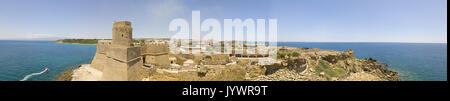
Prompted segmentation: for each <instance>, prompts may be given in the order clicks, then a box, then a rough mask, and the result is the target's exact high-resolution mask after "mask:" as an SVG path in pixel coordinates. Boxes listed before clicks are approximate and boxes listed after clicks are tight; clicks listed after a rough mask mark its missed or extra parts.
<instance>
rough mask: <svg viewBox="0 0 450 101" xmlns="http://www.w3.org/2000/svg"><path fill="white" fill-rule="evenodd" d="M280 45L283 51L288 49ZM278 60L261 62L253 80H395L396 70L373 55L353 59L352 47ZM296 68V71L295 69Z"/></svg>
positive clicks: (319, 51)
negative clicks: (262, 66) (259, 72)
mask: <svg viewBox="0 0 450 101" xmlns="http://www.w3.org/2000/svg"><path fill="white" fill-rule="evenodd" d="M291 51H293V50H289V48H283V52H291ZM280 61H282V64H273V65H269V66H265V68H267V71H266V73H265V75H260V76H257V77H254V78H250V80H255V81H398V80H399V78H398V72H395V71H392V70H389V69H387V68H385V66H386V65H387V64H381V63H378V62H377V61H376V60H375V59H373V58H369V59H357V58H355V57H354V52H353V50H350V49H349V50H347V51H345V52H340V51H333V50H319V49H313V50H310V51H303V52H301V55H300V56H298V57H289V58H283V59H280ZM299 70H300V71H299Z"/></svg>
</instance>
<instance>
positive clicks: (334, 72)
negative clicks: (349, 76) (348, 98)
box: [316, 60, 346, 80]
mask: <svg viewBox="0 0 450 101" xmlns="http://www.w3.org/2000/svg"><path fill="white" fill-rule="evenodd" d="M329 64H330V63H329V62H327V61H325V60H319V64H318V65H317V66H316V74H317V75H323V76H325V78H327V79H328V80H331V78H333V77H336V78H340V77H343V76H345V75H346V71H345V70H344V69H343V68H332V67H330V65H329ZM321 73H324V74H321Z"/></svg>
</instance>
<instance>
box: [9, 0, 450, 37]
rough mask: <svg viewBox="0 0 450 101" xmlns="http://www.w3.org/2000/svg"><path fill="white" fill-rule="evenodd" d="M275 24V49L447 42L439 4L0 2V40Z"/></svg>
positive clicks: (381, 0) (394, 0) (341, 0)
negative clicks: (125, 25) (118, 28)
mask: <svg viewBox="0 0 450 101" xmlns="http://www.w3.org/2000/svg"><path fill="white" fill-rule="evenodd" d="M192 10H200V11H201V19H202V20H204V19H206V18H215V19H218V20H219V21H221V23H223V19H232V18H240V19H247V18H253V19H266V20H267V19H269V18H270V19H273V18H276V19H278V40H279V41H301V42H305V41H306V42H427V43H428V42H432V43H446V42H447V1H446V0H1V3H0V40H33V39H52V38H111V33H112V31H111V28H112V24H113V23H114V21H119V20H130V21H132V23H133V24H132V26H133V28H134V29H133V35H134V37H135V38H136V37H156V38H161V37H170V36H172V35H173V34H174V33H171V32H169V31H168V25H169V22H170V21H171V20H172V19H174V18H185V19H186V20H187V21H190V19H191V11H192Z"/></svg>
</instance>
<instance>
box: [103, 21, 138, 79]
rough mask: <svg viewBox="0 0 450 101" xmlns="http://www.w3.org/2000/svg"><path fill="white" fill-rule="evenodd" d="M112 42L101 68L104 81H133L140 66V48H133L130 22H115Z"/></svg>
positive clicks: (136, 77)
mask: <svg viewBox="0 0 450 101" xmlns="http://www.w3.org/2000/svg"><path fill="white" fill-rule="evenodd" d="M112 31H113V32H112V34H113V38H112V42H111V45H109V46H108V47H107V50H106V62H105V63H106V64H104V67H103V76H102V77H103V80H105V81H127V80H131V81H135V80H138V75H137V72H138V71H139V69H140V68H141V66H142V59H141V57H140V54H141V51H140V50H141V49H140V47H134V46H133V41H132V39H133V38H132V28H131V22H129V21H119V22H115V23H114V25H113V29H112Z"/></svg>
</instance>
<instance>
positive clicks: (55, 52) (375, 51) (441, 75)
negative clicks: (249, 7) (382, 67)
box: [0, 40, 447, 81]
mask: <svg viewBox="0 0 450 101" xmlns="http://www.w3.org/2000/svg"><path fill="white" fill-rule="evenodd" d="M277 45H278V46H290V47H307V48H320V49H332V50H338V51H345V50H347V49H352V50H353V51H354V52H355V56H356V57H357V58H360V59H364V58H374V59H376V60H377V61H379V62H381V63H387V64H388V66H387V67H386V68H389V69H391V70H394V71H398V72H400V78H401V80H403V81H447V43H357V42H349V43H344V42H340V43H336V42H278V43H277ZM95 51H96V45H83V44H63V43H54V42H52V41H12V40H0V81H19V80H21V79H23V78H24V77H25V76H26V75H29V74H31V73H38V72H41V71H43V70H44V69H45V68H48V69H49V70H48V71H47V72H45V73H42V74H41V75H35V76H32V77H30V78H29V79H28V80H27V81H52V80H55V79H56V78H57V77H58V76H59V75H60V74H61V73H62V72H64V71H66V70H68V69H70V68H75V67H77V66H79V65H80V64H86V63H90V62H91V61H92V59H93V57H94V55H95Z"/></svg>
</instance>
